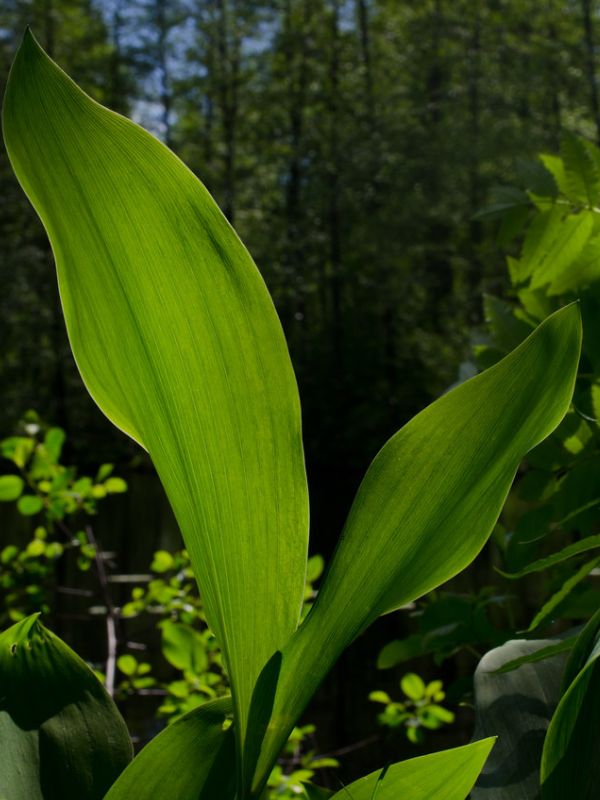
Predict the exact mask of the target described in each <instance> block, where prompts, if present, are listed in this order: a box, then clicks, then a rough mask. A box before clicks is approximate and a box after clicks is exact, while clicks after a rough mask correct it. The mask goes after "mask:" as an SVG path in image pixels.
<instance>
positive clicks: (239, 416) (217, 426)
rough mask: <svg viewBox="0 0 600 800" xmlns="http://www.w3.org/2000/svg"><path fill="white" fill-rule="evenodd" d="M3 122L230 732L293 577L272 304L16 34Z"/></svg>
mask: <svg viewBox="0 0 600 800" xmlns="http://www.w3.org/2000/svg"><path fill="white" fill-rule="evenodd" d="M3 120H4V136H5V141H6V145H7V150H8V153H9V157H10V160H11V163H12V165H13V168H14V170H15V172H16V174H17V177H18V178H19V180H20V182H21V185H22V186H23V188H24V189H25V191H26V193H27V195H28V196H29V198H30V200H31V202H32V204H33V205H34V207H35V209H36V211H37V212H38V214H39V215H40V217H41V218H42V221H43V222H44V225H45V228H46V230H47V232H48V235H49V238H50V241H51V244H52V248H53V251H54V255H55V259H56V266H57V271H58V279H59V287H60V293H61V300H62V304H63V310H64V314H65V319H66V322H67V328H68V332H69V337H70V341H71V346H72V348H73V352H74V355H75V358H76V361H77V364H78V366H79V369H80V372H81V374H82V377H83V379H84V382H85V384H86V386H87V388H88V389H89V391H90V393H91V395H92V397H93V398H94V399H95V401H96V402H97V403H98V405H99V406H100V408H101V409H102V410H103V411H104V413H105V414H106V415H107V416H108V417H109V419H111V420H112V421H113V422H114V424H115V425H116V426H117V427H119V428H121V429H122V430H123V431H125V432H126V433H128V434H129V435H130V436H131V437H132V438H133V439H135V440H136V441H137V442H139V443H140V444H142V445H143V446H144V447H145V448H146V449H147V450H148V452H149V453H150V456H151V457H152V460H153V462H154V464H155V466H156V468H157V470H158V473H159V475H160V478H161V480H162V482H163V484H164V486H165V488H166V491H167V494H168V496H169V500H170V502H171V504H172V506H173V508H174V511H175V514H176V517H177V520H178V522H179V525H180V527H181V529H182V533H183V537H184V540H185V543H186V548H187V550H188V551H189V553H190V558H191V561H192V566H193V569H194V573H195V575H196V578H197V579H198V582H199V584H200V587H201V591H202V598H203V602H204V605H205V609H206V614H207V618H208V620H209V623H210V626H211V628H212V630H213V631H214V632H215V634H216V636H217V637H218V640H219V643H220V645H221V647H222V650H223V654H224V659H225V662H226V664H227V668H228V671H229V674H230V677H231V683H232V691H233V697H234V706H235V709H236V730H237V731H238V733H239V735H240V737H242V736H243V731H244V729H245V725H246V719H247V716H248V710H249V706H250V702H251V698H252V694H253V691H254V685H255V682H256V679H257V677H258V674H259V672H260V670H261V669H262V668H263V666H264V664H265V663H266V662H267V661H268V660H269V659H270V658H271V657H272V656H273V654H274V653H276V652H277V651H279V650H280V649H281V648H282V647H283V645H284V643H285V642H286V640H287V639H288V638H289V636H290V634H291V633H292V632H293V631H294V630H295V628H296V627H297V625H298V621H299V618H300V609H301V605H302V599H303V594H304V573H305V567H306V553H307V533H308V507H307V488H306V476H305V471H304V459H303V451H302V442H301V421H300V408H299V401H298V393H297V387H296V381H295V378H294V374H293V371H292V368H291V363H290V359H289V355H288V351H287V346H286V342H285V339H284V336H283V332H282V330H281V325H280V323H279V320H278V318H277V315H276V312H275V309H274V307H273V303H272V301H271V299H270V297H269V294H268V292H267V290H266V287H265V285H264V282H263V280H262V278H261V276H260V274H259V272H258V270H257V269H256V267H255V265H254V263H253V261H252V259H251V258H250V256H249V254H248V252H247V251H246V249H245V248H244V246H243V245H242V243H241V242H240V241H239V239H238V238H237V236H236V234H235V233H234V231H233V230H232V228H231V227H230V225H229V223H228V222H227V221H226V219H225V217H224V216H223V215H222V214H221V212H220V211H219V209H218V208H217V206H216V204H215V203H214V201H213V200H212V198H211V197H210V195H209V194H208V192H207V191H206V189H205V188H204V187H203V186H202V184H201V183H200V181H198V180H197V178H196V177H195V176H194V175H193V174H192V173H191V172H190V171H189V170H188V169H187V168H186V167H185V166H184V165H183V164H182V163H181V161H179V159H178V158H177V157H176V156H175V155H174V154H173V153H171V152H170V151H169V150H168V149H167V148H166V147H165V146H164V145H163V144H161V143H160V142H158V141H157V140H156V139H154V138H153V137H152V136H150V135H149V134H148V133H146V132H145V131H144V130H142V129H141V128H140V127H138V126H137V125H134V124H133V123H132V122H130V121H129V120H126V119H124V118H123V117H121V116H119V115H117V114H114V113H112V112H110V111H108V110H107V109H105V108H103V107H102V106H100V105H98V104H97V103H95V102H94V101H93V100H91V99H90V98H89V97H88V96H87V95H85V94H84V93H83V92H82V91H81V90H80V89H79V88H78V87H77V86H76V85H75V84H74V83H73V82H72V81H71V80H70V79H69V78H68V77H67V76H66V75H65V74H64V72H62V71H61V70H60V69H59V68H58V67H57V66H56V64H54V62H52V61H51V60H50V59H49V58H48V57H47V56H46V54H45V53H44V52H43V51H42V50H41V49H40V47H39V46H38V45H37V43H36V42H35V40H34V38H33V37H32V36H31V34H29V33H28V34H27V35H26V36H25V39H24V41H23V44H22V45H21V47H20V49H19V52H18V54H17V56H16V59H15V62H14V64H13V67H12V70H11V73H10V77H9V81H8V85H7V89H6V94H5V99H4V112H3ZM109 480H111V479H110V478H109ZM274 597H276V598H277V602H273V598H274ZM250 598H251V601H250Z"/></svg>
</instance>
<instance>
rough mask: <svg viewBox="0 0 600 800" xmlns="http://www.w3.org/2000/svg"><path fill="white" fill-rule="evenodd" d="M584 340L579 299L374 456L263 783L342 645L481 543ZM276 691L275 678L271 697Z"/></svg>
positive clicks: (301, 648) (548, 423)
mask: <svg viewBox="0 0 600 800" xmlns="http://www.w3.org/2000/svg"><path fill="white" fill-rule="evenodd" d="M580 344H581V329H580V322H579V312H578V308H577V306H576V305H571V306H569V307H567V308H565V309H563V310H562V311H559V312H557V313H555V314H553V315H552V316H551V317H549V318H548V319H547V320H546V321H545V322H543V323H542V324H541V325H540V326H539V327H538V328H537V329H536V331H535V332H534V333H533V334H531V336H529V337H528V338H527V339H526V340H525V341H524V342H523V343H522V344H521V345H520V346H519V347H517V348H516V350H514V351H513V352H512V353H511V354H509V355H508V356H507V357H506V358H504V359H503V360H502V361H500V362H499V363H498V364H496V365H495V366H494V367H492V368H491V369H489V370H487V371H486V372H484V373H482V374H481V375H479V376H477V377H475V378H473V379H471V380H470V381H467V382H466V383H464V384H462V385H461V386H459V387H457V388H456V389H454V390H453V391H451V392H449V393H448V394H446V395H444V396H443V397H442V398H440V399H439V400H437V401H436V402H435V403H433V404H432V405H431V406H429V407H428V408H426V409H425V410H424V411H422V412H421V413H420V414H418V415H417V416H416V417H415V418H414V419H413V420H411V421H410V422H409V423H408V424H407V425H406V426H405V427H404V428H402V430H401V431H399V433H397V434H396V435H395V436H394V437H393V438H392V439H391V440H390V441H389V442H388V443H387V444H386V445H385V447H384V448H383V449H382V450H381V452H380V453H379V455H378V456H377V457H376V458H375V461H374V462H373V464H372V465H371V467H370V468H369V470H368V472H367V475H366V476H365V479H364V480H363V482H362V485H361V486H360V488H359V491H358V494H357V497H356V500H355V501H354V505H353V506H352V509H351V511H350V515H349V517H348V521H347V523H346V526H345V528H344V532H343V534H342V537H341V541H340V543H339V545H338V548H337V550H336V553H335V555H334V558H333V559H332V562H331V564H330V567H329V571H328V573H327V575H326V577H325V580H324V581H323V585H322V587H321V590H320V592H319V595H318V598H317V601H316V603H315V605H314V607H313V609H312V611H311V612H310V614H309V615H308V617H307V619H306V621H305V622H304V623H303V624H302V626H301V627H300V628H299V630H298V631H297V633H296V634H295V635H294V637H293V638H292V640H291V641H290V643H289V644H288V645H287V646H286V647H285V648H284V651H283V657H282V663H281V664H280V665H279V679H278V681H277V685H276V687H275V685H274V684H275V681H273V682H272V684H271V688H270V691H271V692H272V693H273V692H274V693H275V697H274V699H271V700H270V702H271V703H273V718H272V719H271V721H270V723H269V727H268V731H267V733H266V738H265V744H264V746H263V752H262V754H261V756H260V764H259V769H258V773H257V775H256V777H255V788H258V787H259V786H260V782H261V781H262V780H263V779H264V775H265V774H266V773H267V772H268V769H269V767H270V764H271V763H272V761H273V759H274V758H275V757H276V755H277V753H278V751H279V749H280V747H281V745H282V744H283V742H284V741H285V737H286V736H287V734H288V732H289V729H290V727H291V726H292V725H293V721H294V720H295V719H296V718H297V716H298V715H299V714H300V713H301V711H302V709H303V708H304V706H305V705H306V703H307V701H308V699H309V698H310V696H311V694H312V693H313V691H314V689H315V687H316V686H317V684H318V683H319V682H320V680H321V679H322V677H323V675H324V674H325V673H326V672H327V671H328V670H329V668H330V667H331V666H332V665H333V663H334V662H335V661H336V659H337V658H338V656H339V654H340V653H341V651H342V650H343V649H344V648H345V647H346V646H347V645H348V644H349V643H350V642H351V641H352V640H353V639H354V638H355V637H356V636H357V635H358V634H359V633H360V632H361V631H362V630H363V629H364V628H365V627H366V626H367V625H368V624H369V623H371V622H372V621H373V620H374V619H376V618H377V617H378V616H379V615H380V614H383V613H386V612H388V611H391V610H393V609H396V608H398V607H400V606H401V605H403V604H404V603H407V602H409V601H411V600H413V599H415V598H416V597H419V596H420V595H422V594H425V593H426V592H428V591H429V590H431V589H433V588H434V587H435V586H437V585H439V584H440V583H443V582H444V581H446V580H448V579H449V578H451V577H452V576H453V575H455V574H456V573H457V572H459V571H460V570H462V569H464V567H466V566H467V564H469V563H470V562H471V561H472V560H473V559H474V558H475V556H476V555H477V553H478V552H479V551H480V550H481V548H482V547H483V545H484V543H485V541H486V539H487V538H488V536H489V534H490V533H491V531H492V529H493V527H494V525H495V523H496V520H497V518H498V515H499V513H500V510H501V508H502V505H503V503H504V500H505V498H506V495H507V493H508V491H509V489H510V486H511V483H512V480H513V477H514V475H515V472H516V469H517V466H518V464H519V461H520V460H521V458H522V457H523V456H524V454H525V453H526V452H527V451H528V450H530V449H531V448H533V447H535V446H536V445H537V444H538V443H539V442H540V441H541V440H542V439H544V437H546V436H547V435H548V434H549V433H550V432H551V431H552V430H553V429H554V428H555V427H556V426H557V425H558V423H559V422H560V421H561V419H562V417H563V416H564V414H565V413H566V411H567V409H568V407H569V403H570V400H571V395H572V392H573V384H574V380H575V375H576V369H577V362H578V358H579V349H580ZM268 687H269V680H268V678H267V676H266V675H265V678H264V686H262V688H261V690H262V692H263V698H264V699H263V703H266V702H267V695H268V692H269V688H268ZM260 724H261V723H258V722H257V723H256V724H255V725H254V728H253V733H254V734H255V736H256V738H259V737H258V733H259V732H260V733H261V734H262V732H263V731H262V730H261V728H260ZM262 725H263V726H264V725H265V723H264V722H262ZM249 746H251V745H249ZM252 760H253V757H251V758H249V759H248V763H251V761H252Z"/></svg>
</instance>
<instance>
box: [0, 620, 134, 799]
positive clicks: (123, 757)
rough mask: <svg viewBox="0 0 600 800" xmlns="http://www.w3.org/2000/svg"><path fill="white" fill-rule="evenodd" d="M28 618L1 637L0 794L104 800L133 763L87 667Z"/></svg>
mask: <svg viewBox="0 0 600 800" xmlns="http://www.w3.org/2000/svg"><path fill="white" fill-rule="evenodd" d="M37 617H38V615H37V614H35V615H33V616H32V617H28V618H27V619H25V620H23V621H22V622H19V623H17V624H16V625H13V627H12V628H9V629H8V630H7V631H4V633H2V634H0V797H3V798H4V797H6V798H7V800H51V799H52V800H53V798H61V800H82V798H85V800H101V798H103V797H104V794H105V793H106V791H107V790H108V788H109V787H110V786H111V784H112V783H113V782H114V781H115V779H116V778H117V776H118V775H119V773H120V772H121V771H122V770H123V769H124V768H125V767H126V765H127V764H128V762H129V761H130V760H131V756H132V747H131V741H130V739H129V734H128V732H127V728H126V727H125V723H124V722H123V719H122V717H121V715H120V714H119V712H118V711H117V708H116V706H115V704H114V703H113V701H112V700H111V698H110V697H109V696H108V694H107V693H106V691H105V689H104V687H103V686H102V684H101V683H100V682H99V681H98V679H97V678H96V676H95V675H94V673H93V672H92V670H91V669H90V668H89V667H88V666H87V665H86V664H85V663H84V662H83V661H82V660H81V659H80V658H79V657H78V656H77V655H76V654H75V653H74V652H73V651H72V650H70V649H69V648H68V647H67V645H66V644H64V642H62V641H61V640H60V639H59V638H58V637H56V636H54V634H52V633H51V632H50V631H48V630H47V629H46V628H44V626H43V625H42V624H41V623H40V622H39V621H38V619H37Z"/></svg>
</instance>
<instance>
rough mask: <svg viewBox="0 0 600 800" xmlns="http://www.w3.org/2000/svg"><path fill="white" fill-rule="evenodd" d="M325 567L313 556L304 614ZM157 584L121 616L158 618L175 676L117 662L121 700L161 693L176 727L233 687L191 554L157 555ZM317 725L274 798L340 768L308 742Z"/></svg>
mask: <svg viewBox="0 0 600 800" xmlns="http://www.w3.org/2000/svg"><path fill="white" fill-rule="evenodd" d="M323 568H324V561H323V558H322V557H321V556H319V555H316V556H312V557H311V558H310V559H309V561H308V568H307V575H306V588H305V592H304V605H303V609H302V615H303V616H305V615H306V614H307V613H308V611H309V610H310V608H311V606H312V603H313V601H314V599H315V597H316V595H317V590H316V588H315V583H316V582H317V581H318V579H319V578H320V577H321V574H322V572H323ZM150 571H151V572H152V573H153V577H152V579H151V580H150V581H149V582H148V584H146V585H145V586H136V587H135V588H134V589H133V590H132V592H131V600H129V601H128V602H127V603H125V604H124V605H123V607H122V609H121V617H123V618H125V619H131V618H133V617H137V616H139V615H141V614H148V615H150V616H152V617H154V619H155V621H156V626H157V627H158V629H159V630H160V635H161V653H162V655H163V657H164V659H165V661H167V662H168V664H169V665H170V666H171V667H172V669H173V670H174V671H175V673H176V676H175V677H174V678H173V679H172V680H169V681H167V682H164V681H160V680H158V679H157V678H156V677H154V675H152V667H151V665H150V664H149V663H148V662H146V661H138V659H137V658H136V657H135V656H134V655H133V654H131V653H126V654H123V655H121V656H120V657H119V658H118V659H117V667H118V668H119V671H120V672H121V673H122V675H123V678H122V680H121V681H120V682H119V685H118V687H117V698H118V699H120V700H124V699H126V698H127V697H130V696H132V695H135V694H139V693H140V692H144V691H146V690H148V689H152V690H158V691H161V692H162V693H164V694H163V697H162V702H161V704H160V706H159V707H158V711H157V715H158V717H159V718H161V719H164V720H166V722H167V724H171V723H172V722H174V721H175V720H177V719H179V718H180V717H182V716H183V715H184V714H187V713H188V712H189V711H192V710H193V709H194V708H197V707H198V706H201V705H202V704H203V703H205V702H207V701H208V700H212V699H216V698H218V697H222V696H224V695H226V694H228V693H229V682H228V678H227V674H226V672H225V668H224V665H223V659H222V655H221V651H220V649H219V647H218V645H217V642H216V639H215V637H214V635H213V633H212V631H211V630H210V628H209V627H208V625H207V622H206V616H205V613H204V607H203V605H202V598H201V596H200V594H199V592H198V586H197V584H196V581H195V579H194V574H193V572H192V568H191V564H190V559H189V556H188V553H187V551H186V550H179V551H177V552H175V553H170V552H169V551H167V550H158V551H156V552H155V553H154V558H153V560H152V563H151V565H150ZM314 732H315V727H314V725H306V726H304V727H302V728H295V729H294V731H293V732H292V734H291V736H290V738H289V740H288V742H287V744H286V747H285V750H284V753H283V754H282V758H281V759H280V763H279V764H277V766H276V767H275V768H274V769H273V772H272V774H271V776H270V779H269V784H268V785H269V794H270V798H272V800H275V798H282V799H285V798H292V797H297V796H298V795H299V794H303V792H304V790H303V788H302V785H303V783H305V782H307V781H309V780H310V779H311V778H312V777H313V775H314V773H315V771H316V770H318V769H324V768H327V767H335V766H338V763H337V761H336V760H335V759H333V758H320V757H317V756H316V755H315V750H314V748H313V747H312V746H311V748H310V749H307V747H308V745H309V741H311V739H312V738H313V736H314Z"/></svg>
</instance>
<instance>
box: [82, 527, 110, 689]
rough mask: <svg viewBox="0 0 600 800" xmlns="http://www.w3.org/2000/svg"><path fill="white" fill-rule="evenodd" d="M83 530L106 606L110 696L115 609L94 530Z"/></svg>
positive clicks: (90, 528)
mask: <svg viewBox="0 0 600 800" xmlns="http://www.w3.org/2000/svg"><path fill="white" fill-rule="evenodd" d="M85 532H86V535H87V537H88V541H89V542H90V544H91V545H92V546H93V548H94V562H95V564H96V573H97V575H98V583H99V584H100V590H101V592H102V596H103V598H104V604H105V606H106V691H107V692H108V693H109V695H110V696H111V697H113V696H114V693H115V674H116V667H117V647H118V638H117V610H116V609H115V606H114V605H113V601H112V596H111V592H110V586H109V582H108V576H107V574H106V568H105V566H104V558H103V555H102V553H101V552H100V548H99V547H98V542H97V541H96V537H95V536H94V531H93V529H92V526H91V525H86V526H85Z"/></svg>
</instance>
